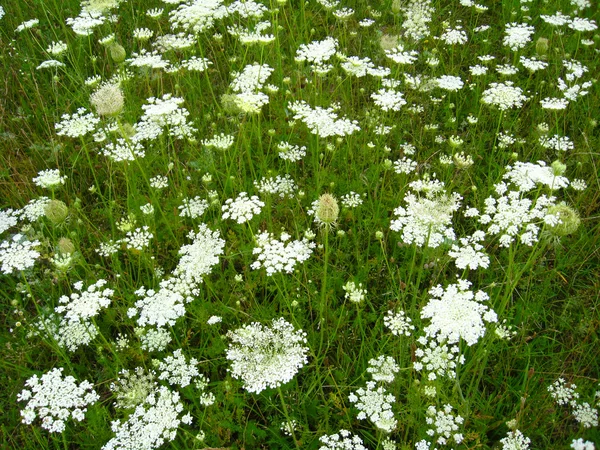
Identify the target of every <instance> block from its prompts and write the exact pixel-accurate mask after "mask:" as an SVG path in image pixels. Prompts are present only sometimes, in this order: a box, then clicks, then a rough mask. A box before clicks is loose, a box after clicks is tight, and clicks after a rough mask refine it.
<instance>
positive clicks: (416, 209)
mask: <svg viewBox="0 0 600 450" xmlns="http://www.w3.org/2000/svg"><path fill="white" fill-rule="evenodd" d="M460 200H461V197H460V195H458V194H456V193H453V194H452V195H451V196H447V195H445V194H438V195H435V194H433V193H432V194H429V195H426V196H424V197H420V196H416V195H415V194H413V193H411V192H408V193H407V194H406V195H405V196H404V201H405V203H406V207H403V206H399V207H398V208H396V209H395V210H394V214H395V215H396V216H398V218H396V219H394V220H392V222H391V224H390V229H391V230H393V231H399V232H402V240H403V241H404V242H405V243H407V244H412V243H415V244H416V245H417V246H419V247H423V246H428V247H431V248H436V247H438V246H439V245H440V244H441V243H442V242H443V240H444V238H449V239H454V237H455V235H454V230H453V229H452V214H453V213H454V212H455V211H457V210H458V208H459V206H460Z"/></svg>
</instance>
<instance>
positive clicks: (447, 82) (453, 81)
mask: <svg viewBox="0 0 600 450" xmlns="http://www.w3.org/2000/svg"><path fill="white" fill-rule="evenodd" d="M436 83H437V85H438V87H439V88H441V89H445V90H447V91H452V92H456V91H459V90H460V89H462V87H463V86H464V85H465V83H464V82H463V81H462V80H461V79H460V77H455V76H452V75H442V76H441V77H438V78H437V79H436Z"/></svg>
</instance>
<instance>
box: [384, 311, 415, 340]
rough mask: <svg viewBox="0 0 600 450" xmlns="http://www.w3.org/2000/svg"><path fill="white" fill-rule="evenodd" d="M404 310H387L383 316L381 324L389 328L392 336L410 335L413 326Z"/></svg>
mask: <svg viewBox="0 0 600 450" xmlns="http://www.w3.org/2000/svg"><path fill="white" fill-rule="evenodd" d="M411 322H412V321H411V319H410V317H408V316H407V315H406V314H405V313H404V311H401V310H398V311H394V310H389V311H388V312H387V313H386V315H385V317H384V318H383V324H384V325H385V326H386V327H387V328H389V329H390V331H391V332H392V334H393V335H394V336H402V335H404V336H410V335H411V332H412V331H414V329H415V327H414V325H412V323H411Z"/></svg>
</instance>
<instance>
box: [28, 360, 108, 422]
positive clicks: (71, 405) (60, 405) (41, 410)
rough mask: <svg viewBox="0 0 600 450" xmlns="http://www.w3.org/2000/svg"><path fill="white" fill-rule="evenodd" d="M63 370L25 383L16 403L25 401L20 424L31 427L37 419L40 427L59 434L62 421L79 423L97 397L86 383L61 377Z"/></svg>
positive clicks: (33, 377)
mask: <svg viewBox="0 0 600 450" xmlns="http://www.w3.org/2000/svg"><path fill="white" fill-rule="evenodd" d="M62 372H63V368H62V367H61V368H58V369H52V370H51V371H49V372H47V373H45V374H44V375H42V377H41V378H40V377H38V376H37V375H34V376H32V377H31V378H29V379H28V380H27V381H26V382H25V386H27V388H26V389H23V390H22V391H21V393H20V394H19V395H17V400H18V401H26V402H27V405H26V406H25V408H24V409H23V410H22V411H21V417H22V420H23V423H26V424H31V423H32V422H33V421H34V420H35V418H36V417H39V418H40V419H42V428H45V429H46V430H48V431H50V432H51V433H62V432H63V431H64V430H65V420H67V419H68V418H70V417H72V418H73V420H76V421H78V422H81V421H82V420H83V419H84V414H85V412H86V411H87V407H88V406H89V405H92V404H94V403H96V401H98V399H99V398H100V396H99V395H98V394H97V393H96V391H94V389H93V388H92V384H91V383H90V382H89V381H82V382H81V383H79V385H78V384H77V383H76V380H75V378H73V377H72V376H70V375H69V376H67V377H64V378H63V375H62Z"/></svg>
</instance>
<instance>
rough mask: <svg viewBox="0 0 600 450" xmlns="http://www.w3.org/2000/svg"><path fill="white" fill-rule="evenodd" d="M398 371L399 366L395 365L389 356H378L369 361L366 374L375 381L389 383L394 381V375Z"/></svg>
mask: <svg viewBox="0 0 600 450" xmlns="http://www.w3.org/2000/svg"><path fill="white" fill-rule="evenodd" d="M399 371H400V366H398V364H396V361H394V358H392V357H391V356H380V357H378V358H373V359H371V360H369V367H368V368H367V372H369V373H370V374H371V377H372V378H373V380H375V381H383V382H385V383H391V382H393V381H394V378H395V377H396V374H397V373H398V372H399Z"/></svg>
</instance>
